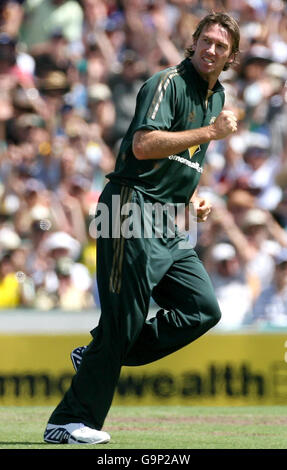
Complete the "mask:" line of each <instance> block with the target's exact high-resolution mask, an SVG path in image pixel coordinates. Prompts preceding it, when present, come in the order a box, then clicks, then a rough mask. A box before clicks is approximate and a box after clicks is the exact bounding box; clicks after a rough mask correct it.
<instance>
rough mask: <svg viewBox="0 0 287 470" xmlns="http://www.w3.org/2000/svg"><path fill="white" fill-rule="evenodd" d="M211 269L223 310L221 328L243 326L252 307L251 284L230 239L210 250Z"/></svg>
mask: <svg viewBox="0 0 287 470" xmlns="http://www.w3.org/2000/svg"><path fill="white" fill-rule="evenodd" d="M210 257H211V261H210V268H209V273H210V277H211V281H212V283H213V285H214V289H215V294H216V297H217V299H218V303H219V306H220V310H221V313H222V317H221V320H220V322H219V324H218V326H217V328H218V329H222V330H224V329H227V330H234V329H238V328H240V327H241V326H242V325H243V324H244V323H245V321H246V318H247V316H248V315H249V314H250V313H251V311H252V300H253V299H252V288H251V286H250V285H249V283H248V275H247V274H246V272H245V268H244V267H243V268H242V266H241V264H240V260H239V257H238V256H237V253H236V250H235V248H234V246H233V245H231V244H230V243H217V244H216V245H215V246H214V247H213V248H212V250H211V253H210Z"/></svg>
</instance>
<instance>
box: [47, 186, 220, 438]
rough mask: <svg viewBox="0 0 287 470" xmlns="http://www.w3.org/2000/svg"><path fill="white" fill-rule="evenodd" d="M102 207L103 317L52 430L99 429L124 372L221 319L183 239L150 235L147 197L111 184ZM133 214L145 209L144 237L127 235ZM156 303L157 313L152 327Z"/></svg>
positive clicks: (142, 218) (168, 351)
mask: <svg viewBox="0 0 287 470" xmlns="http://www.w3.org/2000/svg"><path fill="white" fill-rule="evenodd" d="M114 201H119V203H115V204H113V202H114ZM99 202H100V204H99V205H98V207H102V209H101V210H98V213H100V212H102V214H103V219H102V221H101V223H100V219H99V218H98V217H96V219H98V220H99V224H98V225H97V227H98V232H100V235H98V240H97V282H98V289H99V296H100V302H101V317H100V321H99V324H98V326H97V327H96V328H95V329H94V330H92V331H91V334H92V337H93V339H92V341H91V343H90V344H89V346H88V348H87V349H86V351H85V353H84V355H83V359H82V362H81V365H80V368H79V370H78V372H77V373H76V375H75V376H74V377H73V379H72V383H71V386H70V388H69V389H68V390H67V392H66V393H65V395H64V397H63V399H62V401H61V402H60V403H59V405H58V406H57V407H56V409H55V410H54V412H53V413H52V415H51V417H50V419H49V422H50V423H52V424H67V423H72V422H73V423H75V422H81V423H84V424H85V425H87V426H89V427H91V428H95V429H98V430H100V429H101V428H102V426H103V424H104V421H105V418H106V416H107V414H108V411H109V409H110V406H111V403H112V400H113V396H114V392H115V389H116V386H117V383H118V380H119V376H120V372H121V367H122V366H123V365H125V366H137V365H143V364H148V363H150V362H152V361H156V360H157V359H160V358H162V357H164V356H166V355H168V354H171V353H173V352H174V351H176V350H178V349H180V348H182V347H183V346H186V345H187V344H189V343H191V342H192V341H194V340H195V339H197V338H198V337H200V336H201V335H202V334H204V333H205V332H206V331H208V330H209V329H210V328H211V327H213V326H214V325H215V324H216V323H217V322H218V321H219V319H220V316H221V313H220V309H219V306H218V303H217V300H216V297H215V294H214V291H213V287H212V284H211V281H210V279H209V276H208V274H207V272H206V270H205V268H204V267H203V265H202V263H201V261H200V260H199V259H198V257H197V254H196V253H195V251H194V250H193V249H192V248H191V245H188V241H186V240H185V239H184V238H183V237H182V236H180V235H179V234H178V233H175V235H174V236H172V237H170V236H167V230H166V228H167V223H165V224H162V227H163V230H162V229H161V230H158V233H157V236H150V232H149V229H150V227H151V226H152V227H153V225H155V221H154V217H153V215H152V216H151V212H150V211H146V210H144V208H145V204H147V203H148V202H150V201H147V198H145V196H144V195H143V193H141V192H139V191H137V190H135V189H133V188H129V187H127V186H120V185H116V184H114V183H111V182H109V183H108V184H107V185H106V187H105V189H104V191H103V193H102V195H101V197H100V201H99ZM114 206H116V209H115V207H114ZM130 207H133V210H132V212H133V213H135V212H137V210H138V209H140V210H139V211H138V212H137V217H135V218H134V219H133V223H132V226H136V225H137V227H136V228H137V229H138V228H139V223H140V224H143V223H145V224H147V225H148V229H146V227H145V230H146V233H145V235H146V236H130V235H131V234H132V235H135V233H138V232H133V231H132V230H129V226H130V221H131V218H130V217H129V214H130V212H129V208H130ZM148 207H150V206H148ZM134 209H135V210H134ZM98 213H97V216H98ZM149 218H150V220H149V222H150V223H149V222H148V219H149ZM115 220H117V221H118V223H117V224H115ZM107 221H108V224H107ZM135 221H136V222H135ZM125 224H126V225H125ZM116 225H117V230H114V229H115V226H116ZM119 227H120V231H119V230H118V228H119ZM162 227H161V228H162ZM153 228H154V227H153ZM113 230H114V231H113ZM112 231H113V232H112ZM141 233H142V232H141ZM115 235H119V236H115ZM148 235H149V236H148ZM151 297H153V298H154V300H155V302H156V303H157V305H158V306H159V307H160V310H159V311H158V312H157V315H156V316H155V317H153V318H150V319H148V320H147V316H148V311H149V307H150V299H151Z"/></svg>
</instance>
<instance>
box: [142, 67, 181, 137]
mask: <svg viewBox="0 0 287 470" xmlns="http://www.w3.org/2000/svg"><path fill="white" fill-rule="evenodd" d="M175 95H176V93H175V84H174V82H173V80H172V78H171V75H170V74H157V75H156V76H154V77H152V78H151V79H149V80H147V81H146V82H145V83H144V85H143V86H142V88H141V90H140V91H139V94H138V97H137V105H136V111H135V131H137V130H140V129H158V130H168V129H170V128H171V127H172V123H173V120H174V111H175V103H176V99H175Z"/></svg>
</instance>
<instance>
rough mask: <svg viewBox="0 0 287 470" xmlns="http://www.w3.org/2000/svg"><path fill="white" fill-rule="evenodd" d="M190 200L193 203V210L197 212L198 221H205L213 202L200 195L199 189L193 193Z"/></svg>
mask: <svg viewBox="0 0 287 470" xmlns="http://www.w3.org/2000/svg"><path fill="white" fill-rule="evenodd" d="M190 202H191V203H192V205H193V210H194V211H195V212H196V217H197V221H198V222H205V221H206V220H207V217H208V216H209V214H210V212H211V209H212V204H211V202H210V201H209V200H208V199H206V198H203V197H201V196H199V195H198V189H196V190H195V192H194V193H193V195H192V197H191V199H190Z"/></svg>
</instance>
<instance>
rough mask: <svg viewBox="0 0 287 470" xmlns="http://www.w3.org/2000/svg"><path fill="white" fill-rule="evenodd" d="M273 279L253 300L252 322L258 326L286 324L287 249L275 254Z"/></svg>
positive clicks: (280, 325) (284, 325) (281, 325)
mask: <svg viewBox="0 0 287 470" xmlns="http://www.w3.org/2000/svg"><path fill="white" fill-rule="evenodd" d="M275 265H276V267H275V271H274V275H273V279H272V281H271V283H270V285H269V286H267V287H266V288H265V289H263V291H262V292H261V293H260V295H259V297H258V299H257V301H256V302H255V305H254V308H253V315H252V320H251V321H252V323H254V324H255V325H258V326H260V327H264V326H267V327H270V326H271V327H286V326H287V250H286V249H285V250H282V252H280V253H279V254H278V255H277V256H275Z"/></svg>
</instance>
